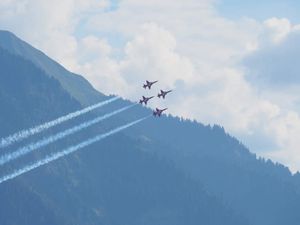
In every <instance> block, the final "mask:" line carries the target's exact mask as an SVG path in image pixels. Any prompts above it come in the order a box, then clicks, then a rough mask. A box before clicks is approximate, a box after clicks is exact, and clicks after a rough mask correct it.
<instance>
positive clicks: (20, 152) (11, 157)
mask: <svg viewBox="0 0 300 225" xmlns="http://www.w3.org/2000/svg"><path fill="white" fill-rule="evenodd" d="M135 105H137V104H133V105H129V106H125V107H123V108H121V109H117V110H115V111H113V112H111V113H107V114H105V115H103V116H99V117H97V118H95V119H92V120H89V121H87V122H84V123H81V124H79V125H77V126H74V127H72V128H69V129H67V130H64V131H62V132H59V133H57V134H55V135H52V136H50V137H47V138H44V139H42V140H40V141H38V142H35V143H31V144H29V145H27V146H24V147H21V148H19V149H18V150H17V151H15V152H12V153H7V154H5V155H3V156H1V157H0V165H3V164H6V163H8V162H10V161H11V160H14V159H17V158H19V157H21V156H23V155H25V154H27V153H30V152H32V151H34V150H36V149H39V148H41V147H44V146H46V145H48V144H51V143H53V142H55V141H58V140H60V139H63V138H64V137H66V136H69V135H71V134H74V133H76V132H79V131H81V130H82V129H84V128H88V127H90V126H92V125H94V124H96V123H99V122H101V121H103V120H105V119H108V118H109V117H112V116H114V115H116V114H118V113H121V112H123V111H125V110H127V109H130V108H132V107H133V106H135Z"/></svg>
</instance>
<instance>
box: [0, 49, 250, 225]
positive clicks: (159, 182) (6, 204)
mask: <svg viewBox="0 0 300 225" xmlns="http://www.w3.org/2000/svg"><path fill="white" fill-rule="evenodd" d="M0 68H1V76H0V90H1V92H0V105H1V120H0V122H1V123H0V125H1V126H0V127H1V136H6V135H8V134H10V133H12V132H15V131H17V130H20V129H23V128H26V127H31V126H34V125H36V124H39V123H41V122H42V121H47V120H51V119H54V118H56V117H58V116H60V115H64V114H66V113H67V112H70V111H74V110H77V109H79V108H81V103H79V101H77V100H76V99H75V98H74V96H71V95H70V94H69V93H68V91H66V90H65V89H64V87H63V86H62V85H61V83H60V82H59V81H58V80H56V79H55V78H53V77H52V76H49V75H48V74H46V72H45V71H44V70H42V69H41V68H39V67H37V66H36V65H34V63H33V62H31V61H29V60H28V59H24V58H22V57H21V56H20V55H13V54H11V53H9V52H8V51H7V50H4V49H2V48H0ZM119 104H123V105H124V104H126V103H125V102H123V101H121V102H120V103H119ZM106 110H108V109H106ZM98 113H99V114H100V113H101V114H102V113H104V111H101V110H98V112H97V114H98ZM94 116H95V114H92V113H91V114H88V115H85V116H83V117H81V118H79V119H78V120H77V119H76V120H74V121H70V122H67V123H66V124H64V125H61V126H58V127H57V128H54V129H51V130H49V131H47V132H44V133H42V134H41V135H37V137H33V138H30V140H27V141H23V142H22V143H20V144H18V145H17V146H21V145H24V144H27V143H29V142H32V141H34V140H36V139H38V138H41V137H43V136H46V135H50V134H54V133H56V132H57V131H58V130H63V129H64V128H67V127H71V126H73V125H75V124H78V123H80V122H81V121H85V120H88V119H90V118H94ZM119 120H120V122H122V123H125V122H126V121H125V120H124V119H122V118H119ZM115 122H116V121H115V120H109V121H105V122H103V123H102V124H101V125H98V126H94V127H91V128H90V129H87V130H86V131H85V132H84V133H78V134H77V135H74V136H72V137H70V138H66V139H64V140H62V141H59V142H57V143H54V144H52V145H50V146H48V147H45V148H42V149H41V150H39V151H37V152H35V153H34V154H29V155H28V156H26V157H24V158H22V159H18V160H16V161H15V162H13V163H12V164H8V165H5V166H2V167H1V175H3V174H6V173H8V172H9V171H12V170H14V169H15V168H21V167H22V166H24V165H26V164H27V163H29V162H32V161H34V160H38V159H41V158H43V157H44V156H45V155H47V154H48V153H49V152H57V151H59V150H61V149H64V148H65V147H67V146H70V145H74V144H75V143H78V142H80V141H82V140H85V139H86V138H88V137H91V136H94V135H96V134H97V133H100V132H101V133H103V132H104V130H107V129H109V128H111V127H113V126H114V125H113V124H114V123H115ZM139 143H140V142H139V141H138V140H137V139H136V138H131V137H129V136H127V135H126V133H123V134H119V135H116V136H114V137H113V138H108V139H107V140H105V141H103V142H101V143H97V144H95V145H93V146H91V147H89V148H88V149H86V150H85V151H84V150H82V151H80V152H78V153H75V154H72V155H70V156H68V157H65V158H63V159H61V160H58V161H56V162H53V163H51V164H48V165H46V166H43V167H41V168H38V169H36V170H35V171H32V172H30V173H27V174H24V175H22V176H20V177H18V178H16V179H14V180H11V181H8V182H5V183H2V184H0V196H1V197H0V198H1V202H0V222H1V225H6V224H24V225H26V224H51V225H53V224H66V225H67V224H108V225H121V224H133V225H134V224H136V225H138V224H145V225H146V224H166V225H168V224H170V225H171V224H191V225H193V224H199V223H203V224H220V223H223V224H225V225H226V224H228V225H233V224H237V223H238V224H247V223H246V222H245V220H244V219H243V218H242V217H240V216H238V215H235V214H234V212H233V211H232V210H230V209H229V208H228V207H227V206H225V205H224V204H223V203H222V202H221V201H219V200H218V199H216V198H215V197H213V196H211V195H209V194H208V193H207V192H206V191H205V190H204V189H203V187H202V185H201V184H200V183H198V182H196V181H194V180H193V179H191V178H189V177H188V176H186V175H185V174H184V173H183V172H181V171H180V170H178V169H176V168H175V166H174V165H173V164H172V163H171V162H168V161H166V160H165V159H161V158H159V157H157V156H156V155H154V154H152V153H149V152H147V151H143V149H142V148H141V146H140V145H139ZM15 148H16V147H15V146H13V147H9V148H8V149H5V150H4V151H5V152H9V151H13V150H14V149H15ZM87 150H88V151H87Z"/></svg>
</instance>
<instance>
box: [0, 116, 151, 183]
mask: <svg viewBox="0 0 300 225" xmlns="http://www.w3.org/2000/svg"><path fill="white" fill-rule="evenodd" d="M149 117H151V115H150V116H146V117H144V118H141V119H138V120H135V121H133V122H131V123H128V124H126V125H123V126H120V127H117V128H115V129H113V130H111V131H109V132H107V133H104V134H101V135H98V136H96V137H94V138H91V139H88V140H86V141H84V142H81V143H79V144H77V145H74V146H71V147H69V148H67V149H65V150H63V151H61V152H58V153H55V154H52V155H49V156H47V157H46V158H44V159H42V160H39V161H37V162H35V163H32V164H30V165H28V166H25V167H23V168H22V169H19V170H16V171H14V172H12V173H11V174H8V175H5V176H3V177H1V178H0V184H1V183H3V182H5V181H7V180H11V179H13V178H15V177H17V176H20V175H22V174H24V173H27V172H29V171H31V170H33V169H36V168H38V167H40V166H42V165H45V164H48V163H50V162H52V161H54V160H57V159H59V158H61V157H64V156H66V155H69V154H71V153H73V152H76V151H78V150H80V149H82V148H84V147H87V146H89V145H91V144H93V143H95V142H98V141H101V140H102V139H104V138H106V137H109V136H111V135H113V134H116V133H118V132H120V131H122V130H125V129H127V128H129V127H131V126H133V125H135V124H137V123H140V122H142V121H143V120H145V119H147V118H149Z"/></svg>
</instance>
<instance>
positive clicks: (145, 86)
mask: <svg viewBox="0 0 300 225" xmlns="http://www.w3.org/2000/svg"><path fill="white" fill-rule="evenodd" d="M156 82H158V80H156V81H153V82H150V81H147V80H146V84H144V85H143V88H145V89H147V88H149V90H150V89H151V86H152V85H153V84H155V83H156Z"/></svg>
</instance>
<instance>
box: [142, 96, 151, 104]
mask: <svg viewBox="0 0 300 225" xmlns="http://www.w3.org/2000/svg"><path fill="white" fill-rule="evenodd" d="M151 98H154V96H151V97H148V98H147V97H145V96H143V99H141V100H140V104H142V105H143V103H144V104H145V105H147V102H148V101H149V100H150V99H151Z"/></svg>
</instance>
